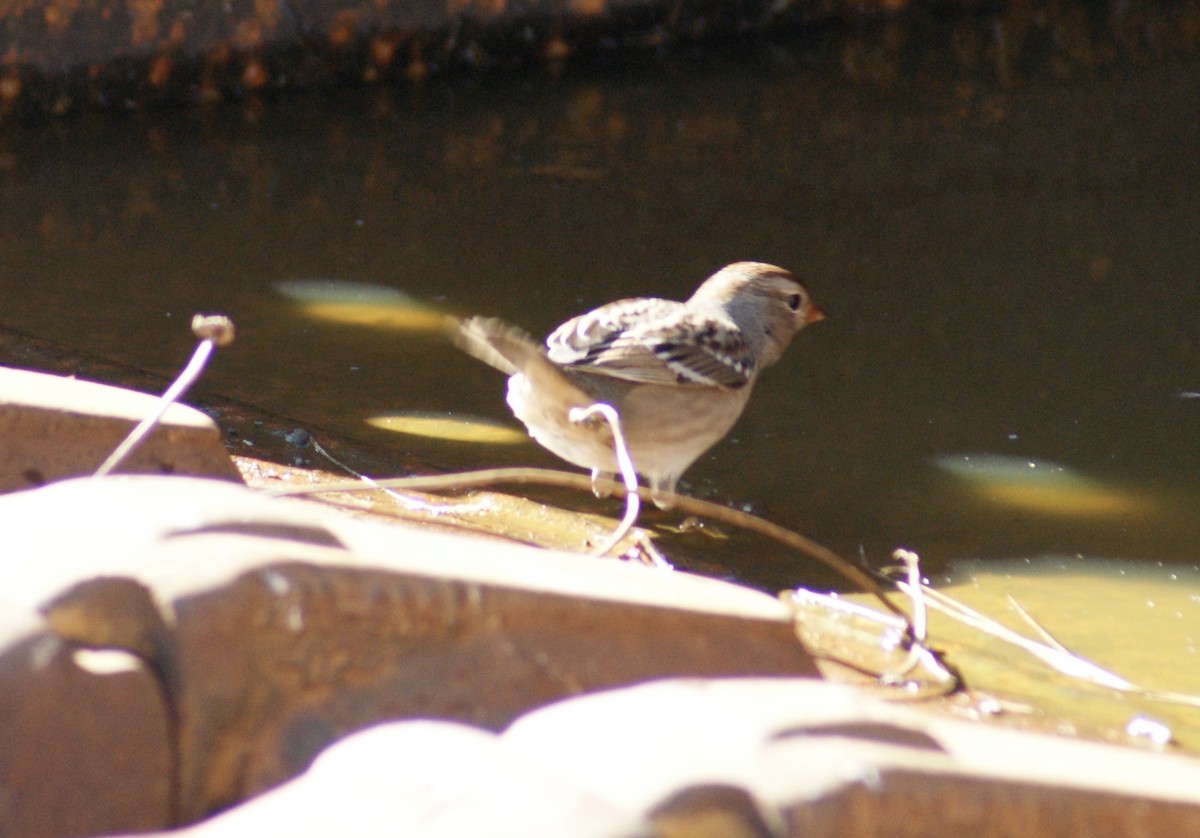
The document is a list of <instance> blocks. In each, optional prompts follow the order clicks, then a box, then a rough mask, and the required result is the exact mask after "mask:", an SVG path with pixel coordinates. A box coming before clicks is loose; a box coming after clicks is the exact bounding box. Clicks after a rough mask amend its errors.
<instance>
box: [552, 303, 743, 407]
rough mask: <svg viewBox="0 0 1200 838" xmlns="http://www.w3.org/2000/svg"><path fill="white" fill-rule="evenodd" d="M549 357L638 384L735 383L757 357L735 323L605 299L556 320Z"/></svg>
mask: <svg viewBox="0 0 1200 838" xmlns="http://www.w3.org/2000/svg"><path fill="white" fill-rule="evenodd" d="M546 345H547V347H548V352H549V357H550V360H551V361H553V362H555V363H557V364H562V365H563V366H566V367H569V368H570V369H572V370H576V371H578V372H586V373H591V374H595V375H607V376H610V377H612V378H620V379H624V380H626V381H635V382H639V383H643V384H675V385H685V386H686V385H696V386H708V387H714V386H715V387H727V388H737V387H742V386H744V385H745V384H746V383H747V382H749V381H750V379H751V377H752V376H753V374H754V357H753V353H751V351H750V349H749V347H748V345H747V344H746V341H745V338H744V337H743V336H742V333H741V331H740V330H739V329H738V328H737V326H736V325H735V324H734V323H733V322H732V321H731V320H728V319H727V318H722V317H719V316H716V315H705V314H701V313H698V312H696V311H695V310H694V309H691V308H688V307H687V306H685V305H684V304H683V303H677V302H673V301H670V300H656V299H633V300H621V301H619V302H616V303H609V304H608V305H606V306H602V307H600V308H598V309H596V310H595V311H592V312H589V313H587V314H583V315H580V316H579V317H576V318H574V319H573V320H568V321H567V322H566V323H564V324H562V325H561V326H559V327H558V328H557V329H555V330H554V332H553V333H552V334H551V335H550V337H549V338H547V339H546Z"/></svg>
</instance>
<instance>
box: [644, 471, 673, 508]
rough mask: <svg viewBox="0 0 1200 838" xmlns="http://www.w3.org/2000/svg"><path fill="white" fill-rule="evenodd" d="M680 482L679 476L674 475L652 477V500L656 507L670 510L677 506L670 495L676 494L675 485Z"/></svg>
mask: <svg viewBox="0 0 1200 838" xmlns="http://www.w3.org/2000/svg"><path fill="white" fill-rule="evenodd" d="M678 482H679V476H678V475H674V474H667V475H662V476H660V477H651V478H650V500H652V501H654V505H655V506H657V507H658V508H659V509H670V508H671V507H673V506H674V505H675V501H673V500H671V498H670V497H669V496H668V495H670V494H674V492H675V484H676V483H678Z"/></svg>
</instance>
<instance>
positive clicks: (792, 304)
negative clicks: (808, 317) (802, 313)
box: [787, 294, 801, 311]
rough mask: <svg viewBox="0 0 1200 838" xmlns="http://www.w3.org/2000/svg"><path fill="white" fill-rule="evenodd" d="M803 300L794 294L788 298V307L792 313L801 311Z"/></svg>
mask: <svg viewBox="0 0 1200 838" xmlns="http://www.w3.org/2000/svg"><path fill="white" fill-rule="evenodd" d="M800 303H801V298H800V295H799V294H792V295H791V296H790V297H788V298H787V305H788V308H790V309H791V310H792V311H799V310H800Z"/></svg>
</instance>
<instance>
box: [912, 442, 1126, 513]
mask: <svg viewBox="0 0 1200 838" xmlns="http://www.w3.org/2000/svg"><path fill="white" fill-rule="evenodd" d="M932 462H933V464H934V465H935V466H936V467H937V468H939V469H941V470H942V471H944V472H946V473H948V474H950V475H953V476H954V477H957V478H959V479H960V480H961V481H962V482H963V484H964V485H965V486H967V487H968V488H969V489H971V490H972V492H973V494H975V495H976V496H977V497H978V498H979V499H980V500H982V501H984V502H987V503H992V504H998V505H1002V506H1012V507H1016V508H1018V509H1025V510H1028V511H1031V512H1040V513H1044V514H1049V515H1069V516H1115V515H1124V514H1129V513H1136V512H1142V511H1144V510H1145V507H1146V506H1147V501H1146V500H1145V499H1143V498H1138V497H1136V496H1134V495H1133V494H1131V493H1129V492H1124V491H1121V490H1120V489H1117V488H1114V487H1111V486H1106V485H1104V484H1103V483H1101V482H1100V481H1098V480H1093V479H1091V478H1088V477H1085V476H1083V475H1082V474H1079V473H1077V472H1075V471H1072V470H1071V469H1069V468H1067V467H1066V466H1063V465H1059V464H1058V463H1053V462H1050V461H1048V460H1032V459H1029V458H1028V457H1008V456H1002V455H997V454H940V455H938V456H937V457H934V458H933V460H932Z"/></svg>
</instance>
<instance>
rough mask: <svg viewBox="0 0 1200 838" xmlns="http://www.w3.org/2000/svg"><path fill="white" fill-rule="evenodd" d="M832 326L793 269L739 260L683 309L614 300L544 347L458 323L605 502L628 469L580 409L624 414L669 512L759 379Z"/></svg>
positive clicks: (473, 350) (459, 339)
mask: <svg viewBox="0 0 1200 838" xmlns="http://www.w3.org/2000/svg"><path fill="white" fill-rule="evenodd" d="M824 318H825V315H824V313H823V312H822V311H821V309H819V308H818V307H817V306H816V305H815V304H814V303H813V301H812V299H811V297H810V296H809V292H808V289H807V287H806V286H805V285H804V283H803V282H801V281H800V280H799V279H797V278H796V277H795V276H794V275H793V274H792V273H791V272H790V271H788V270H785V269H784V268H780V267H778V266H775V265H769V264H766V263H763V262H735V263H733V264H731V265H726V266H725V267H723V268H721V269H720V270H718V271H717V272H716V273H714V274H713V275H712V276H710V277H709V278H708V279H706V280H705V281H704V282H703V283H701V284H700V286H699V287H698V288H697V289H696V291H695V293H693V294H692V296H691V297H690V298H688V299H687V300H686V301H684V302H679V301H676V300H666V299H659V298H656V297H636V298H630V299H624V300H618V301H616V302H612V303H608V304H607V305H602V306H600V307H599V308H596V309H594V310H592V311H589V312H587V313H585V314H581V315H579V316H578V317H573V318H571V319H570V320H567V321H566V322H565V323H563V324H562V325H561V326H559V327H558V328H557V329H555V330H554V331H553V332H551V333H550V335H549V337H547V338H546V342H545V344H540V343H539V342H538V341H537V340H535V339H534V338H533V337H531V336H530V335H529V334H528V333H527V332H525V331H523V330H521V329H519V328H518V327H516V326H513V325H510V324H509V323H506V322H505V321H503V320H500V319H496V318H491V317H470V318H467V319H461V320H460V319H452V320H451V326H450V333H451V338H452V340H453V341H454V342H455V344H456V345H457V346H458V347H459V348H460V349H462V350H464V351H465V352H467V353H468V354H470V355H473V356H475V357H476V358H478V359H479V360H482V361H484V362H485V363H487V364H489V365H491V366H493V367H495V368H496V369H498V370H500V371H501V372H503V373H505V374H506V375H508V376H509V378H508V391H507V397H506V400H507V402H508V405H509V407H510V408H511V409H512V412H513V414H514V415H515V416H516V417H517V418H518V419H519V420H520V421H521V422H522V423H523V424H524V425H525V427H526V429H527V430H528V432H529V434H530V436H532V437H533V439H534V440H535V441H537V442H538V443H539V444H541V445H542V446H543V447H544V448H547V449H549V450H550V451H552V452H553V453H554V454H557V455H558V456H559V457H561V458H562V459H564V460H566V461H567V462H570V463H573V464H575V465H577V466H581V467H583V468H587V469H590V470H591V476H592V487H593V490H594V491H595V492H596V494H597V495H598V496H603V495H604V494H605V492H604V491H603V488H604V487H603V486H602V485H600V483H601V481H602V480H604V479H611V478H612V477H613V475H614V474H615V473H616V472H618V471H619V466H618V463H617V459H616V455H615V453H614V447H613V446H614V443H613V433H612V429H611V427H610V426H609V425H608V424H607V423H606V422H605V421H604V420H602V419H600V418H599V417H593V418H591V419H585V420H582V421H579V420H577V419H575V420H573V419H572V411H575V410H577V409H586V408H589V407H591V406H593V405H595V404H607V405H610V406H611V407H612V408H613V409H615V411H616V413H617V415H618V417H619V420H620V426H621V430H622V433H623V435H624V438H625V442H626V445H627V448H628V452H629V456H630V459H631V460H632V462H633V466H634V469H635V470H636V471H637V473H638V474H640V475H641V476H642V477H643V478H645V480H646V481H647V483H648V484H649V487H650V490H651V499H652V500H653V501H654V502H655V504H656V505H657V506H659V507H660V508H664V509H665V508H669V507H670V505H671V504H670V498H669V494H671V493H674V491H675V488H676V485H677V484H678V482H679V479H680V477H681V476H682V475H683V473H684V472H685V471H686V470H687V469H688V468H689V467H690V466H691V465H692V464H693V463H694V462H695V461H696V460H697V459H699V458H700V456H701V455H702V454H704V452H705V451H707V450H708V449H709V448H711V447H712V446H713V445H715V444H716V443H717V442H718V441H719V440H721V439H722V438H723V437H724V436H725V434H726V433H728V431H729V429H730V428H732V427H733V425H734V423H735V422H736V421H737V419H738V417H739V416H741V414H742V411H743V409H744V408H745V407H746V403H747V401H748V400H749V398H750V393H751V390H753V388H754V383H755V382H756V381H757V379H758V376H759V374H760V373H761V372H762V371H763V370H764V369H766V368H767V367H769V366H771V365H772V364H774V363H775V362H776V361H778V360H779V358H780V357H781V356H782V355H783V353H784V350H786V349H787V347H788V344H789V343H791V340H792V338H793V337H794V336H795V335H796V333H797V332H799V331H800V330H801V329H803V328H804V327H805V326H807V325H809V324H811V323H816V322H817V321H819V320H823V319H824ZM576 415H577V414H576Z"/></svg>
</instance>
